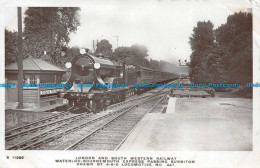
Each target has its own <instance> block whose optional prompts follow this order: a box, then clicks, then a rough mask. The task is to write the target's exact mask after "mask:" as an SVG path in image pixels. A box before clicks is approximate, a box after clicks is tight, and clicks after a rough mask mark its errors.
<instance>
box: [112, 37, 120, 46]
mask: <svg viewBox="0 0 260 168" xmlns="http://www.w3.org/2000/svg"><path fill="white" fill-rule="evenodd" d="M113 37H115V38H116V43H117V48H118V38H119V36H118V35H116V36H113Z"/></svg>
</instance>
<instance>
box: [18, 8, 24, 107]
mask: <svg viewBox="0 0 260 168" xmlns="http://www.w3.org/2000/svg"><path fill="white" fill-rule="evenodd" d="M17 14H18V62H17V66H18V71H19V72H18V86H17V87H18V102H19V104H18V108H19V109H21V108H23V88H22V82H23V40H22V38H23V37H22V31H23V30H22V8H21V7H18V9H17Z"/></svg>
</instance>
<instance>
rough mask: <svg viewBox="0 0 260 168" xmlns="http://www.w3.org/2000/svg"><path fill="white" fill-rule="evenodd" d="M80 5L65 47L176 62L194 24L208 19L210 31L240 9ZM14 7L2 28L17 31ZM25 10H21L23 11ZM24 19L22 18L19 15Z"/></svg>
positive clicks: (194, 4) (185, 51) (212, 4)
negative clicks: (138, 52)
mask: <svg viewBox="0 0 260 168" xmlns="http://www.w3.org/2000/svg"><path fill="white" fill-rule="evenodd" d="M91 2H92V3H86V4H85V5H81V6H80V7H81V11H80V12H79V17H80V23H81V26H80V27H78V30H77V32H76V33H75V34H74V33H73V34H71V35H70V38H71V41H70V43H69V46H71V47H73V46H78V47H84V48H90V49H92V48H93V47H92V46H93V44H92V43H93V40H95V42H96V40H99V41H100V40H101V39H107V40H109V42H110V43H111V44H112V46H113V48H116V47H117V41H116V38H115V37H114V36H117V35H118V36H119V41H118V45H119V47H121V46H131V45H133V44H140V45H145V46H147V48H148V50H149V52H148V54H149V58H151V59H155V60H164V61H168V62H172V63H177V62H178V60H179V59H181V60H185V59H188V60H189V57H190V54H191V49H190V44H189V37H190V36H191V34H192V33H193V28H194V27H195V26H196V24H197V22H198V21H208V20H210V21H211V22H212V23H213V24H214V28H217V27H219V26H220V25H221V24H224V23H226V20H227V17H228V16H229V15H231V14H233V13H234V12H235V11H238V10H237V8H241V6H237V5H235V6H232V5H231V6H232V8H231V7H230V4H225V3H220V4H219V3H216V2H217V1H203V2H202V1H200V2H198V1H191V2H190V1H182V2H180V1H167V0H166V1H109V2H113V3H107V1H95V2H94V1H91ZM16 10H17V9H16V8H10V9H8V10H6V21H5V24H6V27H7V29H9V30H17V17H16V16H17V13H16ZM25 10H26V8H23V11H25ZM23 16H24V15H23Z"/></svg>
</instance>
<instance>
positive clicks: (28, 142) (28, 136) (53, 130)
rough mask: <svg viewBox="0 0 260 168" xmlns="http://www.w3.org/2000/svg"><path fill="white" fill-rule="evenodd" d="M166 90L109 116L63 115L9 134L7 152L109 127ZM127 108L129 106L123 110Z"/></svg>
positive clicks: (114, 110) (113, 107) (120, 106)
mask: <svg viewBox="0 0 260 168" xmlns="http://www.w3.org/2000/svg"><path fill="white" fill-rule="evenodd" d="M164 89H165V88H163V89H158V91H153V92H152V94H148V95H144V96H139V97H137V98H132V99H128V100H126V101H124V102H121V103H117V104H113V105H110V106H109V107H108V109H110V112H109V110H108V111H107V112H102V113H98V114H96V115H93V113H83V114H73V115H72V114H70V113H68V112H61V113H59V114H55V115H52V116H49V117H46V118H43V119H41V120H38V121H35V122H32V123H29V124H27V125H25V126H22V127H19V128H14V129H11V130H7V131H6V133H5V134H6V137H5V140H6V149H8V150H17V149H22V150H24V149H37V148H39V147H41V146H43V145H45V144H47V143H49V142H53V141H56V140H57V139H59V138H61V137H63V136H66V135H69V134H71V133H72V132H74V131H77V130H80V129H82V128H85V127H91V126H93V129H91V130H95V128H96V127H97V125H100V123H99V122H101V123H106V121H109V120H111V118H113V117H120V116H121V115H123V113H126V112H127V111H129V110H131V109H132V108H134V107H135V106H137V105H139V104H140V103H141V104H142V103H144V102H145V101H149V99H151V98H152V97H153V98H155V97H154V94H155V95H156V97H158V96H160V95H162V94H165V93H166V92H167V91H163V90H164ZM151 95H153V96H151ZM140 100H141V101H140ZM124 105H126V106H125V107H123V106H124ZM111 110H112V111H111ZM117 115H118V116H117ZM136 115H137V114H136ZM136 121H137V120H136ZM133 123H134V122H133ZM95 124H97V125H95ZM17 142H19V143H17Z"/></svg>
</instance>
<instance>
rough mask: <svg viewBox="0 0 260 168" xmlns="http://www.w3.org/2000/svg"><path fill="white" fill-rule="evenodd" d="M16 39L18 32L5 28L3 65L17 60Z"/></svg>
mask: <svg viewBox="0 0 260 168" xmlns="http://www.w3.org/2000/svg"><path fill="white" fill-rule="evenodd" d="M17 40H18V33H17V32H12V31H8V30H6V29H5V65H8V64H10V63H13V62H16V61H17V55H18V51H17Z"/></svg>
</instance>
